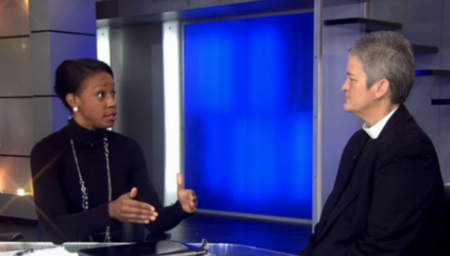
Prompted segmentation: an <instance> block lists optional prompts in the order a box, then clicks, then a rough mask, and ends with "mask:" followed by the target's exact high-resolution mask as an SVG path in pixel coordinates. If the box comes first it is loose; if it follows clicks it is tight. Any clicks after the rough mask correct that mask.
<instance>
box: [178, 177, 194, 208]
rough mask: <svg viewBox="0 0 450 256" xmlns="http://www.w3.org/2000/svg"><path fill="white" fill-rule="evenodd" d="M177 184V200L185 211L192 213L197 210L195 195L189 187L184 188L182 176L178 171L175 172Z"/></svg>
mask: <svg viewBox="0 0 450 256" xmlns="http://www.w3.org/2000/svg"><path fill="white" fill-rule="evenodd" d="M177 185H178V193H177V195H178V201H179V202H180V204H181V207H182V208H183V210H184V211H185V212H187V213H193V212H195V210H197V205H198V202H197V196H196V195H195V192H194V191H193V190H191V189H185V188H184V180H183V176H181V174H180V173H178V174H177Z"/></svg>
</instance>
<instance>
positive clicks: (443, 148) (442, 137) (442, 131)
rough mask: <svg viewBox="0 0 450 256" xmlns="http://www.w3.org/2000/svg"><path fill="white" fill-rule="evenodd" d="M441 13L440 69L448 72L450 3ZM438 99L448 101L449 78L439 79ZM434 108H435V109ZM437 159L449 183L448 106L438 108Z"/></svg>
mask: <svg viewBox="0 0 450 256" xmlns="http://www.w3.org/2000/svg"><path fill="white" fill-rule="evenodd" d="M442 6H443V7H442V12H443V13H445V14H446V15H443V16H442V23H441V28H442V30H441V36H442V39H441V40H442V41H441V45H440V46H441V52H440V57H441V67H440V68H442V69H447V70H450V33H449V29H450V16H449V15H448V12H450V1H442ZM439 97H440V98H445V99H450V78H448V77H445V78H441V79H440V95H439ZM435 108H436V107H435ZM438 122H439V148H438V150H439V157H440V161H441V168H442V173H443V177H444V181H446V182H450V106H442V107H440V115H439V119H438Z"/></svg>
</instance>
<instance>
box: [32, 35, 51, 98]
mask: <svg viewBox="0 0 450 256" xmlns="http://www.w3.org/2000/svg"><path fill="white" fill-rule="evenodd" d="M30 42H31V53H30V55H31V60H32V61H31V62H30V65H31V77H32V81H31V88H32V92H33V94H34V95H45V94H52V93H53V89H52V84H53V83H52V80H51V79H52V74H51V69H50V58H51V56H50V47H49V45H50V33H36V34H31V35H30Z"/></svg>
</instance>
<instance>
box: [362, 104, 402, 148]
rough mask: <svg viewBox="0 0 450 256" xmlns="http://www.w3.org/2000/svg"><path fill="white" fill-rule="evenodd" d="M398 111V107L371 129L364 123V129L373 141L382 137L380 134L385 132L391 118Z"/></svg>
mask: <svg viewBox="0 0 450 256" xmlns="http://www.w3.org/2000/svg"><path fill="white" fill-rule="evenodd" d="M397 109H398V107H396V108H395V109H394V110H392V111H391V112H390V113H389V114H388V115H386V116H385V117H383V119H381V120H380V121H378V123H376V124H374V125H372V126H371V127H369V126H368V125H367V123H364V124H363V127H362V129H363V130H364V131H365V132H366V133H367V134H368V135H369V136H370V138H372V139H373V140H375V139H377V138H378V136H380V133H381V131H382V130H383V128H384V126H385V125H386V123H387V122H388V121H389V118H391V116H392V115H393V114H394V113H395V111H396V110H397Z"/></svg>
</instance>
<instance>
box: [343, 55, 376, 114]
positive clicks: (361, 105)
mask: <svg viewBox="0 0 450 256" xmlns="http://www.w3.org/2000/svg"><path fill="white" fill-rule="evenodd" d="M366 83H367V74H366V72H365V71H364V67H363V63H362V62H361V61H360V60H359V58H358V57H357V56H352V55H350V56H349V58H348V63H347V79H346V80H345V82H344V84H343V85H342V91H344V92H345V104H344V109H345V110H346V111H348V112H351V113H353V114H356V115H361V114H363V113H364V111H365V110H367V109H368V108H369V107H370V105H371V104H372V103H373V100H374V94H373V92H372V91H371V90H370V89H367V84H366Z"/></svg>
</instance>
